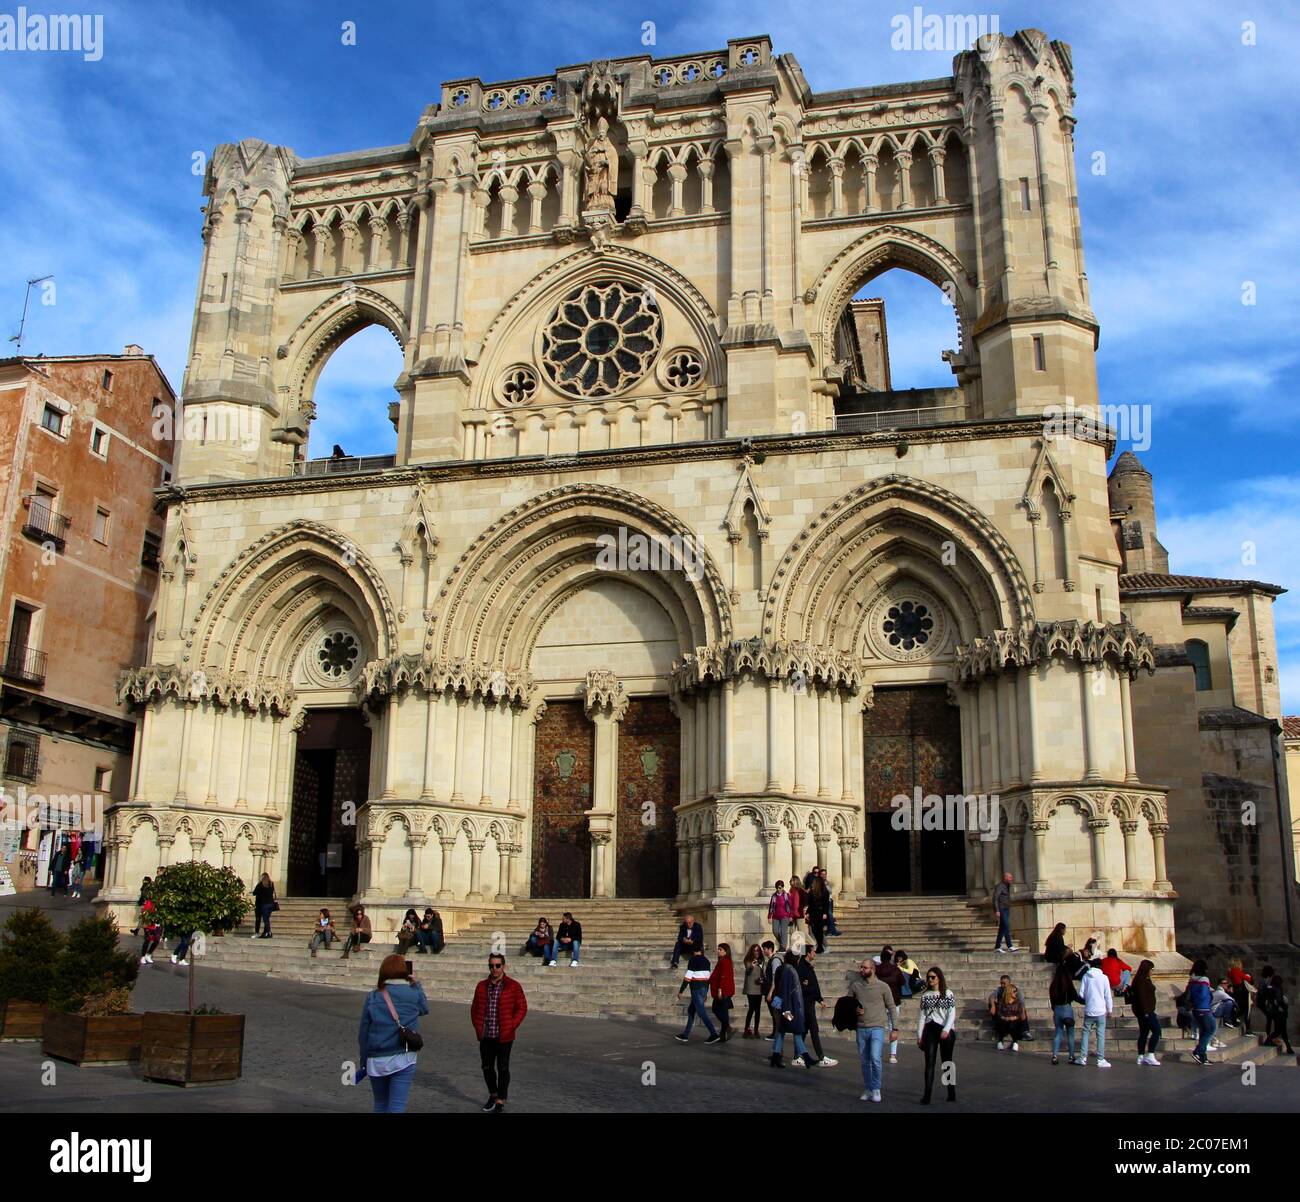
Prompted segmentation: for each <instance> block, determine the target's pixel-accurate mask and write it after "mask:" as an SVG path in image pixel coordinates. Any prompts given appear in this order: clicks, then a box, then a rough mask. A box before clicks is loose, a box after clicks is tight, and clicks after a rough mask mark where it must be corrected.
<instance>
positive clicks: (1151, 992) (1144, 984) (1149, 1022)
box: [1128, 960, 1160, 1068]
mask: <svg viewBox="0 0 1300 1202" xmlns="http://www.w3.org/2000/svg"><path fill="white" fill-rule="evenodd" d="M1153 968H1155V964H1153V963H1152V962H1151V961H1150V960H1143V961H1142V963H1141V964H1139V965H1138V967H1137V972H1136V973H1134V974H1133V979H1132V980H1131V981H1130V982H1129V986H1128V1004H1129V1006H1130V1007H1131V1008H1132V1010H1133V1017H1134V1018H1136V1019H1137V1022H1138V1058H1137V1062H1138V1063H1139V1064H1149V1065H1150V1066H1151V1067H1152V1068H1159V1067H1160V1061H1159V1060H1157V1059H1156V1048H1157V1047H1158V1046H1159V1045H1160V1015H1158V1014H1157V1013H1156V984H1155V982H1154V981H1153V980H1152V979H1151V970H1152V969H1153Z"/></svg>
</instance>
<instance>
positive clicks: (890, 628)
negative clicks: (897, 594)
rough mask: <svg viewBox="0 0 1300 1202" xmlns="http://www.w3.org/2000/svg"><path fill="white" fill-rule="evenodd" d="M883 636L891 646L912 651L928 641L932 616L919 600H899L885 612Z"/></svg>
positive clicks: (932, 622) (932, 620) (932, 624)
mask: <svg viewBox="0 0 1300 1202" xmlns="http://www.w3.org/2000/svg"><path fill="white" fill-rule="evenodd" d="M884 628H885V637H886V638H888V639H889V645H890V646H891V647H901V648H902V649H903V650H904V651H914V650H915V649H916V648H917V647H923V646H925V644H926V643H928V642H929V641H930V632H931V631H932V630H933V629H934V618H933V617H931V616H930V610H929V608H928V607H927V606H925V605H924V604H922V603H921V602H919V601H900V602H899V603H898V604H897V605H891V606H890V607H889V609H888V610H887V611H886V612H885V623H884Z"/></svg>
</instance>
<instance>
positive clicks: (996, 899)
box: [993, 872, 1016, 952]
mask: <svg viewBox="0 0 1300 1202" xmlns="http://www.w3.org/2000/svg"><path fill="white" fill-rule="evenodd" d="M1013 879H1014V878H1013V877H1012V875H1011V873H1009V872H1004V873H1003V874H1002V879H1001V880H1000V881H999V882H998V883H997V885H996V886H995V887H994V890H993V909H994V910H996V911H997V915H998V937H997V939H996V940H995V941H994V944H993V950H994V951H995V952H1001V951H1008V952H1014V951H1015V950H1016V949H1015V947H1014V945H1013V944H1012V942H1011V882H1012V880H1013ZM1003 939H1005V940H1006V941H1007V946H1006V947H1005V948H1004V947H1003V946H1002V940H1003Z"/></svg>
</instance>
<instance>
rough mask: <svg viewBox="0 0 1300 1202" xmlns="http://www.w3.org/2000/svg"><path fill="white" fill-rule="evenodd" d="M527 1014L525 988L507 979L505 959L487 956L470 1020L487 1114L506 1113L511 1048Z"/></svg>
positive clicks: (512, 979) (476, 988) (471, 1008)
mask: <svg viewBox="0 0 1300 1202" xmlns="http://www.w3.org/2000/svg"><path fill="white" fill-rule="evenodd" d="M527 1013H528V999H527V998H525V997H524V987H523V986H522V985H520V984H519V982H518V981H516V980H515V979H514V978H513V977H508V976H506V958H505V957H504V956H500V955H495V954H494V955H491V956H489V957H488V975H487V976H486V977H485V978H484V979H483V980H481V981H480V982H479V983H478V984H477V985H476V986H475V988H474V1000H473V1002H472V1003H471V1004H470V1011H469V1017H470V1021H471V1022H472V1023H473V1024H474V1034H475V1035H477V1036H478V1049H479V1059H480V1061H481V1062H482V1064H483V1080H484V1081H485V1082H486V1083H487V1088H488V1100H487V1101H486V1102H485V1103H484V1104H483V1109H484V1111H489V1112H495V1113H497V1114H500V1113H501V1112H502V1111H503V1110H505V1105H506V1096H507V1094H508V1093H509V1092H510V1049H511V1048H513V1047H514V1040H515V1032H516V1031H517V1030H518V1029H519V1024H520V1023H521V1022H523V1021H524V1016H525V1015H527Z"/></svg>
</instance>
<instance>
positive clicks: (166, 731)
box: [105, 30, 1195, 953]
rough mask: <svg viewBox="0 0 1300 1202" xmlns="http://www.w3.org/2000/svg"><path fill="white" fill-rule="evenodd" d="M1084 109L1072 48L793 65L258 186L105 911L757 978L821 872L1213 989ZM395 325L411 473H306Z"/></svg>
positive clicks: (618, 89)
mask: <svg viewBox="0 0 1300 1202" xmlns="http://www.w3.org/2000/svg"><path fill="white" fill-rule="evenodd" d="M1073 95H1074V92H1073V74H1072V67H1071V60H1070V51H1069V47H1068V46H1066V45H1064V44H1062V43H1060V42H1055V41H1051V40H1049V39H1048V38H1047V37H1046V36H1045V35H1043V34H1042V33H1040V32H1038V31H1035V30H1025V31H1022V32H1019V33H1017V34H1015V35H1013V36H1003V35H994V37H993V38H992V39H991V40H990V41H989V42H988V44H987V46H985V47H984V48H983V49H981V50H980V51H974V50H972V51H968V52H964V53H962V54H959V55H958V56H957V57H956V59H955V60H954V69H953V74H952V76H950V77H945V78H941V79H930V80H924V81H920V82H913V83H904V84H898V85H890V86H872V87H863V88H856V89H850V90H846V91H837V92H829V93H818V92H815V91H813V90H812V89H811V87H810V86H809V84H808V82H807V81H806V80H805V78H804V76H803V74H802V71H801V70H800V68H799V65H798V63H797V62H796V61H795V60H794V58H793V57H792V56H791V55H789V54H776V53H774V52H773V49H772V47H771V45H770V42H769V41H768V39H766V38H763V37H757V38H749V39H739V40H736V41H732V42H729V43H728V45H727V47H726V48H725V49H723V50H719V51H716V52H710V53H706V54H700V55H694V56H688V57H681V58H670V59H663V60H656V59H651V58H649V57H636V58H629V59H622V60H616V61H609V62H596V63H592V64H589V65H582V66H575V67H567V68H562V69H560V70H558V71H556V72H555V73H554V74H553V75H549V76H546V77H542V78H535V79H524V80H515V81H511V82H509V83H499V84H484V83H483V82H481V81H480V80H478V79H464V80H455V81H451V82H449V83H446V84H444V85H443V86H442V92H441V97H440V99H439V101H438V103H436V104H433V105H431V106H430V107H429V108H428V109H427V110H426V111H425V113H424V114H423V116H422V117H421V118H420V120H419V123H418V125H417V127H416V130H415V133H414V135H413V136H412V138H411V140H410V142H409V143H408V144H406V145H401V146H393V147H386V148H380V149H375V150H366V151H361V152H356V153H343V154H338V155H333V156H330V157H327V158H316V159H300V158H298V157H297V156H296V155H295V154H294V153H293V152H292V151H291V150H289V149H287V148H285V147H279V146H272V145H267V144H265V143H263V142H259V141H256V140H247V141H244V142H240V143H238V144H235V145H223V146H221V147H219V148H218V149H217V151H216V152H215V154H214V156H213V158H212V160H211V164H210V166H209V170H208V175H207V180H206V186H205V187H206V194H207V196H208V206H207V216H206V220H205V224H204V227H203V236H204V246H205V249H204V257H203V266H202V273H201V277H200V284H199V293H198V299H197V304H196V312H195V320H194V331H193V341H192V347H191V353H190V358H189V362H188V368H187V372H186V377H185V383H184V389H183V400H184V424H185V429H184V437H183V439H181V441H180V442H179V444H178V445H180V447H181V452H180V459H179V465H178V471H177V476H176V481H175V485H174V487H172V488H170V489H169V490H167V491H166V493H165V495H164V497H163V502H162V503H163V504H164V506H165V509H166V514H167V533H166V540H165V543H164V548H163V571H162V579H161V581H160V586H159V592H158V596H157V601H156V604H155V608H154V613H153V618H152V626H151V630H150V642H149V646H150V654H149V656H148V660H147V662H146V663H143V664H141V665H139V666H138V667H137V668H136V669H135V670H133V671H131V672H129V673H127V674H126V676H125V677H124V679H123V681H122V685H121V689H122V695H123V697H125V698H126V699H128V700H130V701H131V702H132V703H134V705H135V707H136V710H137V713H138V717H139V726H138V730H137V735H136V749H135V757H134V763H135V769H134V772H133V778H132V781H131V789H130V798H129V800H128V801H126V802H125V803H122V804H119V805H117V806H115V807H114V808H113V810H112V812H111V814H110V816H109V830H108V842H109V845H110V848H111V850H112V861H111V863H112V867H111V870H110V883H109V889H108V890H107V891H106V894H105V896H106V897H107V898H108V899H109V900H110V901H112V902H114V903H115V904H119V905H123V906H124V905H126V904H127V903H129V902H130V901H133V900H134V897H135V892H136V886H137V885H138V882H139V879H140V877H141V876H143V875H144V874H146V873H150V872H152V871H153V870H154V869H155V868H156V867H157V866H158V865H160V864H165V863H167V862H170V861H176V860H183V859H188V858H191V857H203V858H207V859H209V860H212V861H213V862H216V863H226V864H230V865H232V866H233V867H235V868H236V870H237V871H239V872H240V874H241V875H242V876H243V877H244V879H245V880H246V881H248V882H250V883H251V880H252V879H253V877H255V875H256V874H258V873H260V872H261V871H263V870H265V871H267V872H269V873H270V874H271V876H272V877H273V878H274V879H275V880H276V882H277V884H278V885H279V887H280V890H281V892H282V893H285V894H295V893H296V894H300V895H303V896H334V897H340V898H342V897H347V898H353V897H357V898H360V899H362V900H364V901H365V902H366V903H367V904H368V906H369V907H370V908H371V909H372V912H373V911H378V912H379V913H380V914H384V915H386V914H389V913H400V911H401V910H402V909H404V908H405V907H406V906H407V905H408V904H412V903H411V899H420V900H426V899H436V904H438V905H439V908H440V909H441V910H442V912H443V913H444V916H446V918H447V920H448V922H449V925H450V926H451V927H452V928H454V926H455V925H456V924H457V923H458V922H459V921H461V919H462V918H463V917H465V916H469V915H473V914H476V913H479V912H481V911H482V910H484V909H490V908H492V907H500V906H506V905H510V904H513V903H515V902H517V901H520V900H522V899H528V898H546V897H552V898H575V897H597V898H613V897H629V896H631V897H660V898H673V899H676V900H677V901H678V902H679V903H680V904H681V905H683V906H690V907H692V908H694V909H695V911H696V913H697V914H702V915H704V916H705V917H706V920H707V922H708V924H709V926H710V928H711V929H712V930H713V931H714V932H716V934H717V936H718V937H726V936H728V935H732V934H735V933H737V932H740V931H741V930H742V929H744V928H745V924H746V922H747V921H749V922H750V923H751V924H752V920H753V917H754V915H755V912H756V911H757V912H758V913H759V914H760V915H761V913H763V912H765V905H766V898H767V895H768V893H769V892H770V890H771V887H772V885H773V883H774V881H775V880H776V879H787V880H788V879H789V878H790V876H791V875H792V874H794V873H800V872H802V871H806V870H807V869H808V868H809V867H811V866H812V865H813V864H820V865H823V866H826V867H827V868H829V870H830V877H831V880H832V882H833V884H834V887H835V889H836V892H837V896H838V897H839V898H840V905H841V906H852V905H853V904H854V900H855V899H857V898H859V897H861V896H865V895H870V894H876V893H896V894H908V893H922V892H924V893H940V894H953V895H970V896H986V895H987V894H988V892H989V891H990V890H991V888H992V886H993V884H994V883H995V882H996V880H997V879H998V878H999V876H1000V874H1001V873H1002V872H1003V871H1009V872H1011V873H1013V875H1014V877H1015V911H1014V924H1015V927H1016V929H1017V931H1018V933H1019V934H1020V936H1021V937H1022V938H1024V939H1025V940H1026V941H1028V942H1033V941H1035V940H1039V939H1040V938H1041V936H1042V935H1043V934H1044V933H1045V931H1046V930H1048V929H1050V928H1051V926H1052V925H1053V924H1054V923H1055V922H1057V921H1064V922H1066V923H1068V924H1069V926H1070V927H1071V928H1080V927H1088V928H1089V929H1091V930H1100V931H1103V932H1105V934H1106V938H1107V939H1108V940H1114V941H1115V942H1116V943H1117V944H1118V945H1120V946H1122V947H1124V948H1126V949H1132V950H1145V951H1148V952H1151V953H1158V952H1172V951H1173V949H1174V947H1175V903H1176V899H1177V897H1178V894H1177V892H1176V889H1177V888H1178V887H1179V884H1180V882H1179V876H1178V871H1177V869H1178V865H1177V864H1176V863H1171V860H1170V856H1169V854H1168V848H1169V847H1170V845H1171V842H1170V832H1171V829H1172V828H1173V827H1175V826H1176V825H1177V823H1178V821H1179V817H1178V814H1177V812H1176V809H1177V807H1176V804H1175V799H1174V798H1173V797H1171V794H1170V790H1169V788H1168V785H1167V782H1162V781H1161V780H1160V779H1152V778H1149V777H1146V776H1144V775H1143V771H1142V765H1141V763H1140V760H1139V755H1138V746H1139V743H1140V739H1137V738H1135V725H1136V723H1137V716H1136V713H1135V701H1134V694H1135V693H1136V692H1137V690H1138V689H1139V687H1140V681H1141V680H1142V679H1144V678H1146V677H1148V676H1149V675H1150V673H1152V672H1153V671H1155V669H1156V667H1157V663H1156V653H1157V650H1158V648H1157V646H1156V644H1155V643H1154V642H1153V640H1152V638H1151V637H1150V636H1149V635H1147V634H1145V633H1143V631H1142V630H1141V629H1139V627H1138V626H1136V625H1134V623H1133V622H1132V621H1130V620H1129V617H1128V616H1127V614H1126V612H1125V610H1124V609H1122V607H1121V591H1120V573H1121V571H1122V570H1124V561H1123V558H1122V555H1121V552H1120V548H1119V547H1118V546H1117V542H1116V536H1115V529H1114V526H1113V523H1112V516H1111V509H1112V498H1111V489H1110V487H1109V486H1108V479H1107V462H1108V457H1109V456H1110V454H1112V453H1113V449H1114V444H1113V441H1112V439H1113V436H1112V434H1111V433H1110V431H1108V430H1107V429H1106V428H1105V427H1104V426H1101V427H1099V426H1098V425H1097V424H1096V423H1089V422H1082V423H1069V422H1067V423H1065V424H1064V426H1063V425H1062V424H1061V423H1060V422H1056V423H1053V421H1052V420H1050V419H1051V417H1052V415H1053V414H1057V413H1060V412H1073V411H1075V410H1080V409H1081V410H1084V411H1085V412H1086V411H1087V409H1088V407H1091V406H1095V405H1096V404H1097V388H1096V377H1095V367H1094V353H1095V348H1096V345H1097V333H1098V330H1097V322H1096V320H1095V317H1094V315H1093V312H1092V310H1091V308H1090V307H1089V300H1088V281H1087V275H1086V272H1085V268H1084V256H1083V245H1082V238H1081V232H1080V219H1079V207H1078V194H1077V186H1076V180H1075V150H1074V145H1073V140H1072V131H1073V128H1074V118H1073V116H1072V100H1073ZM895 267H901V268H905V269H907V270H910V271H912V272H915V273H917V274H919V275H921V276H922V277H924V278H926V279H928V280H930V281H931V282H933V284H934V285H935V286H936V288H937V289H939V290H941V291H942V294H943V300H944V301H946V303H948V304H950V305H951V306H952V311H953V313H954V314H955V317H956V324H957V329H958V345H956V346H955V347H953V348H951V349H950V350H949V351H948V352H946V353H945V356H944V357H945V359H947V361H948V362H949V364H950V366H951V368H952V373H953V384H952V387H951V388H950V389H938V390H926V395H918V396H911V395H909V394H905V393H900V392H896V391H891V390H890V389H889V386H888V368H887V363H886V365H885V367H884V372H883V376H882V373H881V371H880V370H879V368H880V363H879V361H878V360H876V361H875V363H874V367H873V359H872V353H871V347H870V346H869V345H867V343H868V342H870V341H871V338H870V337H868V336H867V335H866V334H864V335H863V338H862V340H861V343H859V341H858V340H857V334H856V333H855V332H862V331H869V330H872V329H876V328H878V326H879V325H880V322H879V321H877V318H876V317H875V316H873V315H872V314H871V313H867V312H865V311H864V310H863V309H862V307H861V305H860V304H859V306H858V309H857V310H853V309H852V306H853V304H854V298H855V296H857V295H858V294H859V292H860V291H861V290H862V289H863V288H864V286H865V285H867V284H868V283H869V282H870V281H871V280H872V279H874V278H875V277H876V276H877V275H879V274H880V273H882V272H884V271H886V270H889V269H891V268H895ZM938 300H939V297H938V295H937V294H936V303H937V302H938ZM846 314H849V315H850V319H849V320H848V321H847V322H846V320H845V319H846ZM881 320H883V319H881ZM873 322H875V323H876V324H875V325H873ZM369 325H379V326H382V327H384V328H385V329H386V330H387V331H388V332H389V333H390V334H391V335H392V336H393V338H394V339H395V340H396V342H397V344H398V345H399V346H400V347H401V350H402V354H403V362H404V366H403V370H402V373H401V375H400V377H399V378H398V379H397V381H396V384H395V389H396V392H395V399H394V400H393V402H392V403H391V404H390V405H389V412H388V417H389V419H390V420H391V421H392V423H393V427H394V429H395V431H396V445H397V449H396V453H395V455H393V456H391V457H373V458H369V459H365V458H362V459H352V458H348V457H346V456H344V455H342V454H338V455H336V456H335V457H333V458H331V459H329V460H312V459H308V458H306V457H305V445H306V441H307V437H308V434H309V431H310V428H311V423H312V421H313V419H314V417H315V408H314V403H313V390H314V387H315V383H316V381H317V379H318V377H319V375H320V372H321V369H322V367H323V365H324V364H325V362H326V361H327V359H328V358H329V356H330V354H331V353H332V352H333V351H334V349H335V348H337V347H338V346H339V345H340V344H341V343H342V342H343V341H345V340H346V339H347V338H348V337H350V336H351V335H352V334H353V333H355V332H356V331H357V330H359V329H360V328H362V327H364V326H369ZM881 332H882V333H883V331H881ZM871 337H874V335H873V336H871ZM846 347H847V349H848V350H850V351H852V352H853V353H852V354H849V353H846ZM387 383H388V382H387V381H377V382H376V385H377V388H378V387H380V386H386V385H387ZM882 384H883V385H884V386H883V387H881V385H882ZM909 402H911V403H909ZM377 419H378V420H379V421H382V420H383V417H382V414H377ZM1151 720H1152V721H1153V722H1158V721H1159V719H1158V716H1157V717H1154V718H1152V719H1151ZM1192 737H1193V738H1194V737H1195V732H1193V735H1192ZM927 798H938V799H941V800H946V799H948V798H954V799H962V801H963V802H964V803H966V804H960V805H953V804H947V805H940V806H937V807H936V806H934V805H932V804H928V803H927V802H926V799H927ZM904 800H906V802H907V803H908V804H907V805H904V804H902V802H903V801H904ZM918 801H919V802H920V803H921V804H914V803H916V802H918ZM1189 804H1190V803H1189ZM972 816H974V819H975V820H972ZM1184 887H1186V886H1185V884H1184ZM381 929H382V928H381Z"/></svg>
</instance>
